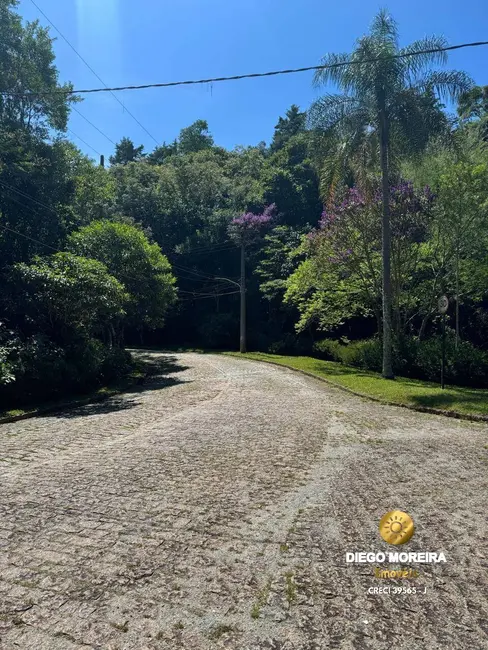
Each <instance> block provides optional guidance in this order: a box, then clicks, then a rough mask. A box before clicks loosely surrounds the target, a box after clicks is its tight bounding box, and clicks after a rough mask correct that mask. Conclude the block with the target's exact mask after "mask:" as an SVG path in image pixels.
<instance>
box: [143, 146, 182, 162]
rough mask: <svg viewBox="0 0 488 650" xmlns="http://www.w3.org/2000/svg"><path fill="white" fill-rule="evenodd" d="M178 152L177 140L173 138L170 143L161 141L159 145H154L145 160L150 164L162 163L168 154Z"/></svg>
mask: <svg viewBox="0 0 488 650" xmlns="http://www.w3.org/2000/svg"><path fill="white" fill-rule="evenodd" d="M177 153H178V141H177V140H175V141H174V142H172V143H171V144H166V142H163V144H161V145H160V146H159V147H156V148H155V149H154V151H152V152H151V153H150V154H149V155H148V156H147V158H146V160H147V162H148V163H150V164H151V165H162V164H163V163H164V162H165V161H166V160H167V159H168V158H169V157H170V156H175V155H176V154H177Z"/></svg>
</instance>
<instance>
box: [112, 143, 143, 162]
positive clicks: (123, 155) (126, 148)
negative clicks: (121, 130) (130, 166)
mask: <svg viewBox="0 0 488 650" xmlns="http://www.w3.org/2000/svg"><path fill="white" fill-rule="evenodd" d="M143 151H144V145H142V144H141V145H140V147H136V146H135V145H134V143H133V142H132V140H131V139H130V138H122V140H121V141H120V142H118V143H117V144H116V145H115V154H114V155H113V156H110V159H109V160H110V164H111V165H127V163H130V162H136V161H138V160H141V159H142V158H143V157H144V156H145V154H144V153H143Z"/></svg>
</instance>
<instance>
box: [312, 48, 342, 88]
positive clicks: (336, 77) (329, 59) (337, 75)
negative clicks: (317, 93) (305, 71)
mask: <svg viewBox="0 0 488 650" xmlns="http://www.w3.org/2000/svg"><path fill="white" fill-rule="evenodd" d="M349 58H350V56H349V54H347V53H345V52H343V53H342V54H326V55H325V56H323V57H322V59H321V60H320V65H331V66H337V65H338V64H339V65H340V64H343V63H346V62H347V61H349ZM347 68H348V66H346V65H344V66H342V67H335V68H334V67H332V68H322V69H321V70H316V71H315V74H314V77H313V85H314V87H315V88H318V87H319V86H322V85H324V84H326V83H328V82H329V81H333V82H334V83H336V84H337V85H338V86H340V87H342V84H343V80H344V73H345V72H346V71H347Z"/></svg>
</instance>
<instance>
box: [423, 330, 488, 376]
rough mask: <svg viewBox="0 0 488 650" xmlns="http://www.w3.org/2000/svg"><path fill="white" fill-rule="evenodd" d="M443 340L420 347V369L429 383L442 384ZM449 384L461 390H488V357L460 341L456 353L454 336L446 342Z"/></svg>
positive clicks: (426, 343)
mask: <svg viewBox="0 0 488 650" xmlns="http://www.w3.org/2000/svg"><path fill="white" fill-rule="evenodd" d="M441 356H442V339H441V338H440V337H435V338H431V339H428V340H426V341H420V342H419V343H418V344H417V357H416V367H417V368H416V369H417V370H418V372H419V374H420V375H421V376H423V377H425V379H429V380H431V381H439V377H440V367H441ZM445 380H446V382H448V383H453V384H459V385H461V386H474V387H486V386H488V353H487V352H485V351H484V350H480V349H479V348H475V347H474V345H472V344H471V343H469V341H460V342H459V345H458V348H457V349H456V345H455V339H454V336H452V335H450V336H448V337H447V338H446V370H445Z"/></svg>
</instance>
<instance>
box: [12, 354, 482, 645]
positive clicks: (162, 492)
mask: <svg viewBox="0 0 488 650" xmlns="http://www.w3.org/2000/svg"><path fill="white" fill-rule="evenodd" d="M144 354H146V356H147V357H148V359H149V360H151V361H152V362H153V363H154V364H158V365H159V366H160V374H159V375H158V376H156V377H155V378H154V380H153V381H151V382H150V383H147V384H145V385H144V386H141V387H139V388H138V389H137V390H134V391H133V392H130V393H127V394H125V395H123V396H119V397H117V398H113V399H111V400H110V401H108V402H105V403H103V404H94V405H90V406H85V407H81V408H77V409H75V410H67V411H64V412H60V413H57V414H51V415H49V416H45V417H37V418H33V419H30V420H25V421H21V422H17V423H11V424H6V425H3V426H1V427H0V648H2V650H3V649H10V648H22V649H23V650H24V649H27V650H30V649H33V650H44V649H46V650H47V649H49V650H51V649H53V650H54V649H56V650H57V649H59V650H77V649H80V650H81V649H82V648H83V649H86V648H96V649H100V650H116V649H117V650H123V649H124V650H125V649H131V650H132V649H136V650H145V649H147V650H153V649H164V650H176V649H187V648H188V649H190V648H191V649H193V650H204V649H205V650H207V649H213V648H230V649H232V650H234V649H235V650H241V649H242V650H264V649H269V650H323V649H326V648H339V649H341V650H342V649H344V650H353V649H354V650H363V649H367V650H369V649H371V650H373V649H375V650H378V649H379V650H383V649H388V650H390V649H391V648H392V647H393V648H395V650H401V649H403V648H409V650H411V649H412V648H415V649H416V650H418V649H420V650H423V649H425V650H441V649H442V650H446V649H447V650H450V649H454V650H457V649H465V648H466V649H468V648H470V649H473V650H478V649H480V650H481V649H483V648H488V571H487V569H488V560H487V539H488V523H487V516H486V512H487V511H486V507H487V497H488V489H487V488H488V473H487V469H488V427H487V426H486V425H483V424H478V423H469V422H463V421H458V420H453V419H450V418H443V417H440V416H434V415H426V414H420V413H416V412H412V411H408V410H406V409H401V408H396V407H390V406H383V405H380V404H377V403H373V402H368V401H365V400H362V399H360V398H357V397H354V396H352V395H350V394H347V393H345V392H342V391H340V390H339V389H335V388H333V387H329V386H327V385H325V384H323V383H320V382H318V381H315V380H314V379H312V378H309V377H305V376H302V375H299V374H297V373H294V372H292V371H289V370H286V369H281V368H277V367H275V366H271V365H266V364H260V363H257V362H252V361H248V360H242V359H236V358H232V357H225V356H220V355H198V354H176V355H172V354H166V355H164V354H162V353H144ZM392 509H400V510H404V511H406V512H408V513H409V514H410V515H411V516H412V518H413V519H414V522H415V524H416V532H415V534H414V536H413V538H412V539H411V541H410V542H409V543H408V544H406V545H405V546H404V547H393V546H390V547H387V544H386V543H385V542H384V541H383V540H382V539H381V538H380V536H379V534H378V523H379V520H380V518H381V517H382V515H383V514H384V513H386V512H388V511H390V510H392ZM392 549H393V550H399V549H400V550H407V551H409V552H414V551H419V552H421V551H432V552H441V551H442V552H443V553H444V554H445V556H446V559H447V562H446V563H445V564H442V563H441V564H422V565H412V564H410V565H408V566H412V567H414V568H416V569H418V570H419V572H420V575H419V577H418V578H416V579H410V580H408V579H407V580H406V579H402V580H393V581H391V580H384V579H383V580H382V579H379V578H376V577H375V576H374V569H375V566H380V565H377V564H373V565H370V564H359V565H351V564H346V562H345V554H346V552H352V551H375V552H376V551H384V552H385V551H388V550H392ZM384 567H386V565H384ZM385 586H389V587H390V588H391V589H393V588H394V587H399V586H400V587H401V586H405V587H410V588H411V587H415V588H416V589H417V593H415V594H413V593H410V594H408V593H405V594H396V595H394V594H393V593H390V594H388V593H382V594H369V593H368V590H369V589H370V588H371V587H385ZM424 590H425V593H423V592H424ZM419 592H422V593H419Z"/></svg>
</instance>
